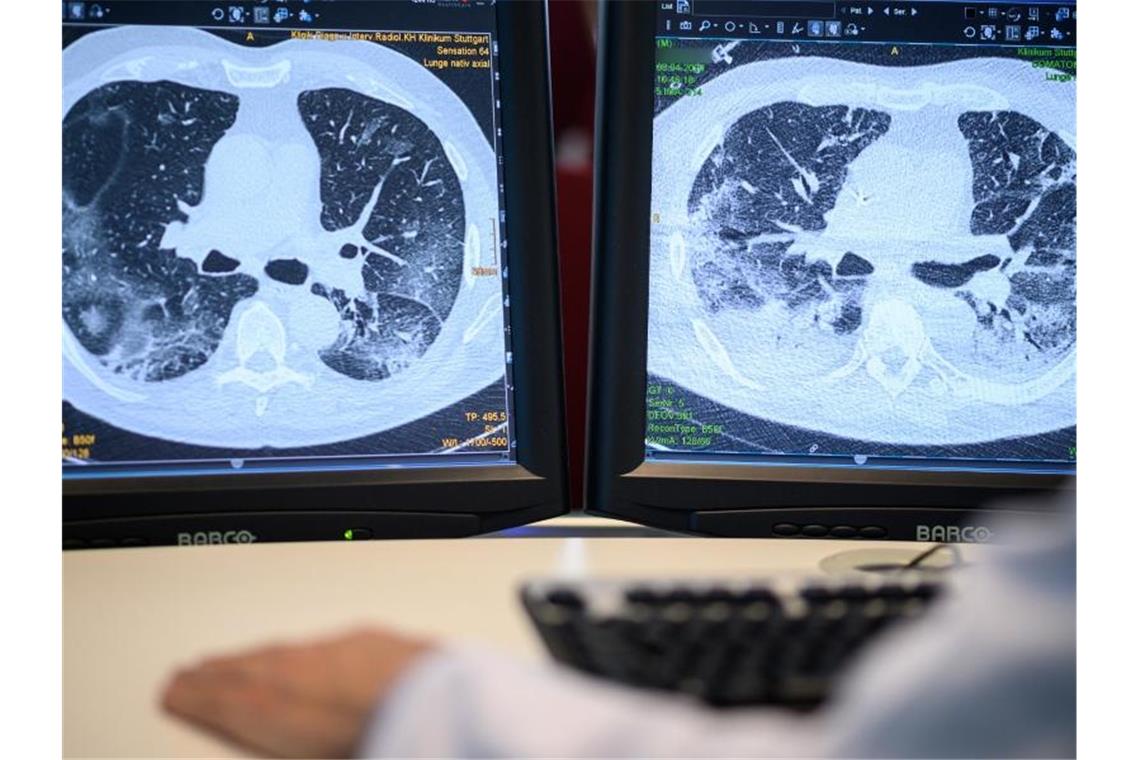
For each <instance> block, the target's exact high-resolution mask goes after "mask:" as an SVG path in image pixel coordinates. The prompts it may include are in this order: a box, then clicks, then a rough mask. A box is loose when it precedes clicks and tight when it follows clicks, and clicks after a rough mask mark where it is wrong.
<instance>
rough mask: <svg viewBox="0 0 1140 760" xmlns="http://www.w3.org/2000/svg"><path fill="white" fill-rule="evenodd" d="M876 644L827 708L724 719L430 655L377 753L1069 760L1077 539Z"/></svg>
mask: <svg viewBox="0 0 1140 760" xmlns="http://www.w3.org/2000/svg"><path fill="white" fill-rule="evenodd" d="M958 581H959V582H957V583H955V584H954V585H953V586H952V588H951V592H950V594H949V598H948V599H946V600H945V601H944V602H943V603H941V604H939V605H938V606H937V607H936V608H935V609H933V610H931V612H930V614H929V615H927V616H925V617H924V618H923V619H922V620H921V621H920V622H918V623H916V624H914V625H911V626H901V625H900V626H899V627H897V628H896V629H894V630H892V631H890V632H888V633H886V634H884V635H883V636H882V637H880V638H879V639H877V640H876V641H875V642H874V643H873V644H872V645H871V646H870V647H869V648H868V650H867V651H866V653H865V656H863V657H862V658H860V661H859V662H858V663H857V664H856V665H855V667H853V668H852V670H851V671H850V672H849V673H848V674H847V677H846V678H845V679H844V680H843V681H842V683H841V684H840V688H839V690H838V691H837V693H836V694H834V695H833V698H832V699H831V700H830V701H829V703H828V706H827V707H825V708H824V709H821V710H818V711H816V712H813V713H810V714H808V715H803V714H793V713H788V712H784V711H780V710H777V709H773V708H749V709H738V710H732V711H717V710H712V709H709V708H705V707H703V706H701V705H699V704H697V703H695V702H692V701H689V700H687V699H685V698H681V697H673V696H665V695H661V694H656V693H652V692H645V691H637V690H633V689H625V688H621V687H618V686H614V685H611V684H609V683H607V682H605V681H601V680H596V679H592V678H589V677H586V676H581V675H577V674H575V673H573V672H570V671H568V670H564V669H559V668H555V667H554V666H549V665H548V666H545V667H537V666H528V665H525V664H522V663H520V662H518V661H517V660H513V659H510V658H507V657H504V656H501V655H497V654H494V653H492V652H489V651H485V650H479V649H475V648H462V647H454V648H450V649H445V650H442V651H440V652H437V653H435V654H434V655H429V656H428V657H426V658H425V659H424V660H422V661H421V662H420V663H418V664H417V665H416V666H414V667H413V669H412V671H411V672H409V673H408V674H407V675H405V676H404V678H403V679H401V681H400V682H399V683H398V684H397V686H396V688H395V690H394V691H393V692H392V693H391V694H390V695H389V696H388V698H387V699H386V700H385V701H384V703H383V704H382V705H380V706H379V707H378V708H377V712H376V716H375V719H374V720H373V722H372V725H371V727H370V730H369V733H368V735H367V736H366V737H365V740H364V742H363V743H362V744H361V754H363V755H366V756H376V757H425V756H427V757H520V756H523V757H540V756H545V757H549V756H562V757H649V756H654V757H662V756H664V757H805V756H806V757H928V756H933V755H938V756H955V757H979V756H1002V757H1017V756H1033V757H1056V756H1061V757H1071V756H1073V755H1074V754H1075V751H1076V717H1075V712H1076V650H1075V642H1076V624H1075V623H1076V621H1075V609H1076V608H1075V544H1074V543H1072V542H1068V543H1066V544H1064V545H1059V546H1058V545H1054V546H1052V547H1048V548H1046V549H1045V550H1044V551H1041V550H1038V551H1035V552H1017V551H1014V552H1011V553H1010V554H1009V555H1006V561H1003V562H1001V563H998V564H995V565H992V566H989V567H984V568H977V569H975V570H972V571H969V572H965V573H964V574H963V575H961V576H960V577H959V578H958Z"/></svg>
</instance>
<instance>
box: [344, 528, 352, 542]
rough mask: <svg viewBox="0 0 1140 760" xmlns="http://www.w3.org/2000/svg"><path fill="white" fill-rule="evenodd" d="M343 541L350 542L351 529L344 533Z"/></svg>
mask: <svg viewBox="0 0 1140 760" xmlns="http://www.w3.org/2000/svg"><path fill="white" fill-rule="evenodd" d="M344 540H345V541H351V540H352V528H349V529H348V530H346V531H345V532H344Z"/></svg>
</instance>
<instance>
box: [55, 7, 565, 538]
mask: <svg viewBox="0 0 1140 760" xmlns="http://www.w3.org/2000/svg"><path fill="white" fill-rule="evenodd" d="M495 24H496V31H497V42H498V56H499V63H498V67H499V69H498V70H499V87H500V97H501V111H500V116H501V127H502V133H503V136H502V161H503V175H504V180H503V181H504V185H505V204H506V211H507V226H506V240H507V242H508V250H509V251H510V252H511V253H512V254H513V255H511V256H510V259H509V260H510V276H509V278H508V292H509V296H510V299H511V311H510V314H511V325H510V326H511V334H512V351H513V361H512V366H513V373H514V399H513V402H514V403H513V408H514V431H515V440H516V442H517V449H516V451H517V456H516V461H515V463H513V464H501V465H500V464H494V465H489V466H477V465H475V466H473V465H469V464H460V465H458V466H440V467H422V468H378V469H372V470H360V471H353V472H327V471H326V472H309V473H290V474H282V473H264V474H262V473H256V474H253V473H248V474H244V473H243V474H240V475H214V476H195V477H186V476H166V477H158V478H146V479H143V478H107V479H79V480H68V479H64V481H63V525H64V533H65V536H66V535H68V534H69V533H70V534H72V535H74V534H76V532H77V531H79V532H83V531H85V530H88V529H90V530H95V531H96V532H98V533H100V534H105V533H106V532H107V531H111V532H112V533H114V534H125V535H130V534H137V533H138V532H139V526H140V525H144V524H145V523H146V521H148V520H150V521H153V519H154V518H163V524H164V526H165V527H164V529H163V530H164V533H169V534H170V535H171V536H173V535H174V532H173V531H174V530H175V529H177V528H178V526H179V525H180V524H182V523H184V524H185V526H187V527H188V529H189V528H198V527H201V526H203V525H209V519H210V517H211V516H214V517H221V516H223V515H230V514H233V513H234V512H235V511H240V512H241V513H242V515H243V523H242V524H243V526H244V525H248V526H250V527H251V528H255V527H256V526H257V525H258V523H259V521H269V520H271V519H276V518H281V517H283V516H284V517H287V516H288V515H289V514H291V513H293V514H296V515H302V514H304V515H308V516H309V517H311V515H312V512H313V511H314V510H317V511H321V510H329V511H330V513H331V512H332V511H340V512H345V513H351V514H356V515H366V514H368V513H386V512H397V513H400V514H408V513H465V514H473V515H475V516H476V517H477V518H478V521H479V525H480V526H481V529H499V528H502V527H506V526H509V525H513V524H521V523H523V522H530V521H532V520H535V519H542V518H545V517H550V516H555V515H558V514H561V513H563V512H565V511H566V509H567V506H566V505H567V504H568V496H567V483H566V456H565V418H564V406H563V393H562V354H561V315H560V311H559V284H558V268H557V235H556V221H555V206H554V168H553V167H554V148H553V137H552V134H553V132H552V118H551V95H550V82H549V76H548V71H549V52H548V50H549V46H548V43H547V39H548V38H547V18H546V6H545V3H529V2H528V3H498V4H497V5H496V20H495ZM542 188H549V191H548V192H542V191H541V189H542ZM167 518H171V519H167ZM306 519H308V518H306ZM306 524H308V523H306ZM421 532H422V531H421ZM428 532H429V533H430V530H429V531H428ZM295 537H297V536H295ZM301 537H303V536H301ZM150 542H151V543H154V541H153V540H151V541H150ZM171 542H172V541H171Z"/></svg>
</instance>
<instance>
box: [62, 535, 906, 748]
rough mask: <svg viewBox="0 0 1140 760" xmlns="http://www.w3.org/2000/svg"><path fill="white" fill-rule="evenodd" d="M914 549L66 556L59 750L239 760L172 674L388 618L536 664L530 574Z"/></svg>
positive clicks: (538, 543) (683, 571) (353, 548)
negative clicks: (179, 704)
mask: <svg viewBox="0 0 1140 760" xmlns="http://www.w3.org/2000/svg"><path fill="white" fill-rule="evenodd" d="M568 533H572V534H574V535H567V534H568ZM923 548H925V545H923V544H914V543H893V542H885V541H878V542H871V541H858V542H854V541H851V542H848V541H835V540H769V539H702V538H691V537H680V536H673V535H672V534H667V533H663V532H659V531H650V530H648V529H641V528H636V527H633V526H628V525H625V524H622V523H614V522H610V521H603V520H600V519H597V518H586V517H565V518H559V519H557V520H553V521H548V522H547V523H544V524H540V527H537V528H536V527H534V526H532V527H531V528H528V529H524V530H516V531H508V532H506V533H505V534H499V535H496V536H494V537H481V538H467V539H450V540H448V539H444V540H434V541H370V542H356V543H349V542H345V543H289V544H261V545H258V544H252V545H243V546H202V547H193V548H185V547H183V548H178V547H164V548H140V549H121V550H102V551H81V552H68V553H65V555H64V557H63V600H64V610H63V613H64V616H63V620H64V630H63V654H64V684H63V686H64V690H63V708H64V714H63V717H64V737H63V739H64V742H63V744H64V754H65V755H66V756H69V757H112V756H113V757H137V756H148V757H171V756H177V757H187V756H210V757H233V756H239V755H238V754H237V753H236V751H235V750H234V749H232V748H230V747H227V746H225V745H222V744H220V743H218V742H216V741H215V740H213V739H210V738H208V737H206V736H203V735H201V734H199V733H197V732H195V731H193V730H191V729H188V728H186V727H184V726H182V725H180V724H178V723H176V722H175V721H173V720H171V719H169V718H167V717H166V716H165V715H164V714H162V713H161V711H160V710H159V708H158V701H157V700H158V695H159V691H160V689H161V688H162V685H163V684H164V682H165V680H166V678H167V677H168V676H169V675H170V673H171V672H172V671H173V669H174V668H175V667H177V666H179V665H181V664H184V663H188V662H191V661H194V660H196V659H198V658H200V657H203V656H205V655H209V654H214V653H217V652H220V651H224V650H229V649H234V648H240V647H246V646H250V645H255V644H259V643H263V642H265V641H270V640H289V639H296V638H303V637H305V636H309V635H311V634H318V633H327V632H330V631H334V630H336V629H340V628H344V627H348V626H355V625H361V624H380V623H383V624H387V625H396V626H399V627H400V628H403V629H405V630H408V631H413V632H418V633H423V634H428V635H432V636H437V637H461V638H464V639H469V640H477V641H483V642H486V643H489V644H491V645H494V646H497V647H499V648H501V649H504V650H508V651H512V652H514V653H516V654H518V655H519V656H521V657H527V658H539V657H541V656H542V650H541V645H540V642H539V641H538V639H537V637H536V636H535V635H534V634H533V633H532V631H531V628H530V625H529V623H528V621H527V619H526V618H525V616H524V614H523V612H522V609H521V607H520V605H519V604H518V601H517V593H516V592H517V588H518V585H519V583H520V582H521V581H523V580H524V579H527V578H531V577H536V576H550V575H561V576H585V575H589V576H638V577H667V576H705V577H709V576H733V575H753V576H756V575H770V574H773V573H777V572H784V571H828V570H830V569H834V568H835V567H836V566H837V565H845V564H846V565H848V566H851V562H850V561H845V557H846V558H855V559H856V560H858V559H860V558H863V559H869V558H871V557H872V556H873V557H874V559H884V560H888V561H889V560H892V559H893V560H895V561H898V560H901V559H903V558H907V557H911V556H914V555H915V554H916V553H918V552H919V551H921V550H922V549H923ZM845 553H846V554H845ZM836 555H839V556H838V557H837V556H836ZM837 560H838V561H837Z"/></svg>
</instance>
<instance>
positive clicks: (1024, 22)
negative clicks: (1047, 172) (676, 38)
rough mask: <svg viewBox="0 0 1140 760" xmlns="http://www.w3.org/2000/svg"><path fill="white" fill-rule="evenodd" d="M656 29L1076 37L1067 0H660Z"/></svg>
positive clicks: (719, 34)
mask: <svg viewBox="0 0 1140 760" xmlns="http://www.w3.org/2000/svg"><path fill="white" fill-rule="evenodd" d="M659 7H660V10H661V12H660V13H658V20H657V24H658V28H657V32H658V34H664V35H685V36H688V35H692V36H695V37H709V38H731V39H782V40H795V39H804V40H827V39H832V40H840V39H841V40H844V41H847V42H863V41H866V42H892V41H896V40H906V41H907V42H910V43H914V42H929V43H939V44H947V43H951V44H953V43H959V44H987V45H989V44H993V45H1023V44H1027V43H1031V44H1033V45H1044V46H1053V47H1071V46H1075V45H1076V42H1077V11H1076V6H1075V4H1073V3H1071V2H1070V3H1069V4H1054V3H1037V4H1034V5H1025V4H1023V3H1016V4H1013V3H983V4H978V3H958V2H913V3H901V4H900V3H843V2H831V1H830V0H803V1H797V0H792V1H791V2H780V1H779V0H771V1H768V2H765V1H763V0H761V1H759V2H757V1H756V0H751V1H749V0H663V1H662V2H661V3H660V6H659Z"/></svg>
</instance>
